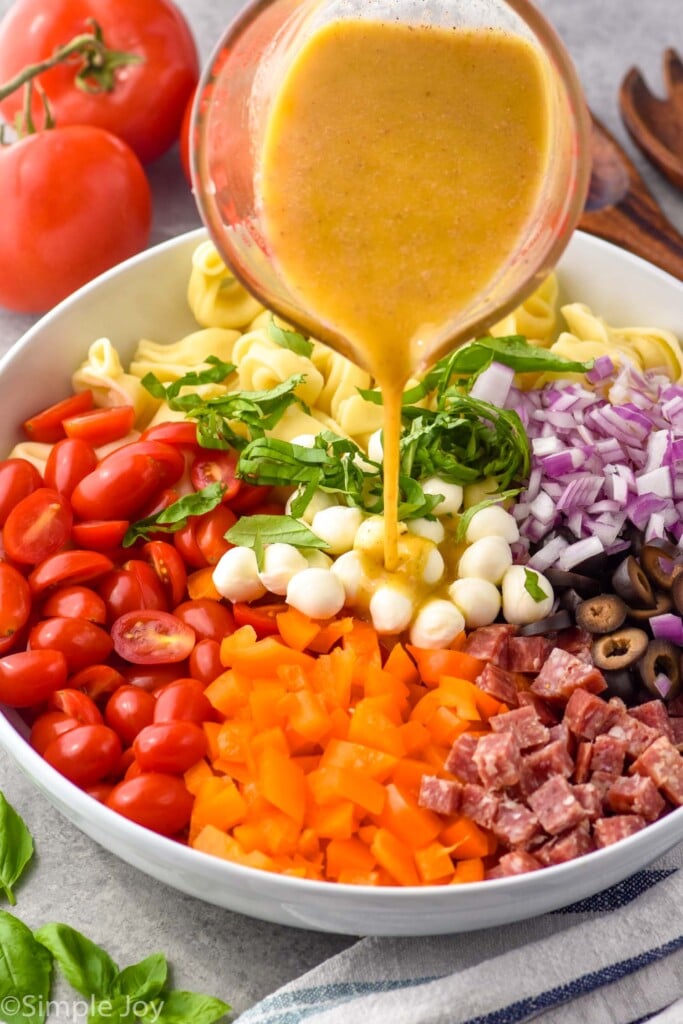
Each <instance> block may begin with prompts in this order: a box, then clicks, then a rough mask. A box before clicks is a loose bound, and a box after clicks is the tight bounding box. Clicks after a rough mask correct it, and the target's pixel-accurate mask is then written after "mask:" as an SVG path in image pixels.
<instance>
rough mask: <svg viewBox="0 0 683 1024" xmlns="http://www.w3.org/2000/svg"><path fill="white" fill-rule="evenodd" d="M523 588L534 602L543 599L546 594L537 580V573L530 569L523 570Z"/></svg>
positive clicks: (539, 601) (538, 602) (537, 602)
mask: <svg viewBox="0 0 683 1024" xmlns="http://www.w3.org/2000/svg"><path fill="white" fill-rule="evenodd" d="M524 589H525V590H526V592H527V594H530V595H531V597H533V599H534V601H535V602H536V604H540V603H541V601H545V599H546V598H547V596H548V595H547V594H546V592H545V590H543V588H542V587H541V585H540V584H539V582H538V573H537V572H534V571H533V570H532V569H525V570H524Z"/></svg>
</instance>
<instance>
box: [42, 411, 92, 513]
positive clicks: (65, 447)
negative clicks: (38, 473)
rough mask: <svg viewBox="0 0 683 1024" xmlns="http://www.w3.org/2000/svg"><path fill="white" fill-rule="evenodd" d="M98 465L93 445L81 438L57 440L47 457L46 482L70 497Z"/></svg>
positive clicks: (66, 496) (87, 414)
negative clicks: (77, 485)
mask: <svg viewBox="0 0 683 1024" xmlns="http://www.w3.org/2000/svg"><path fill="white" fill-rule="evenodd" d="M85 415H86V416H89V415H90V413H86V414H85ZM96 465H97V454H96V452H95V449H94V448H93V447H92V445H90V444H88V443H87V442H86V441H83V440H81V439H79V438H75V437H65V438H64V439H63V440H62V441H58V442H57V444H56V445H55V446H54V448H53V449H52V451H51V452H50V454H49V455H48V457H47V462H46V463H45V483H46V485H47V486H48V487H51V488H52V489H53V490H55V491H59V493H60V494H63V495H64V497H65V498H70V497H71V495H72V494H73V492H74V488H75V487H76V484H79V483H80V482H81V480H82V479H83V477H85V476H87V475H88V473H92V471H93V469H94V468H95V466H96Z"/></svg>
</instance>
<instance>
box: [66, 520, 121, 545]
mask: <svg viewBox="0 0 683 1024" xmlns="http://www.w3.org/2000/svg"><path fill="white" fill-rule="evenodd" d="M129 526H130V523H129V522H128V520H127V519H108V520H107V519H90V520H88V521H87V522H85V523H74V525H73V528H72V530H71V536H72V537H73V539H74V543H75V544H78V546H79V547H80V548H87V549H88V550H89V551H101V552H103V553H105V554H106V553H107V552H111V551H113V550H114V549H115V548H118V547H119V545H120V544H121V541H122V540H123V538H124V537H125V535H126V530H127V529H128V527H129Z"/></svg>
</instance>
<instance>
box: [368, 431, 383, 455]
mask: <svg viewBox="0 0 683 1024" xmlns="http://www.w3.org/2000/svg"><path fill="white" fill-rule="evenodd" d="M368 458H369V459H371V460H372V462H382V461H383V459H384V446H383V445H382V431H381V429H380V430H376V431H375V432H374V434H370V437H369V438H368Z"/></svg>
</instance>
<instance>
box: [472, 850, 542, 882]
mask: <svg viewBox="0 0 683 1024" xmlns="http://www.w3.org/2000/svg"><path fill="white" fill-rule="evenodd" d="M541 867H543V865H542V864H541V862H540V861H539V860H537V859H536V857H534V855H533V854H532V853H527V852H526V850H512V851H511V852H510V853H504V854H503V856H502V857H501V858H500V860H499V861H498V863H497V864H496V866H495V868H491V869H490V871H487V872H486V877H487V878H510V877H511V876H512V875H526V874H527V873H528V872H529V871H538V869H539V868H541Z"/></svg>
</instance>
